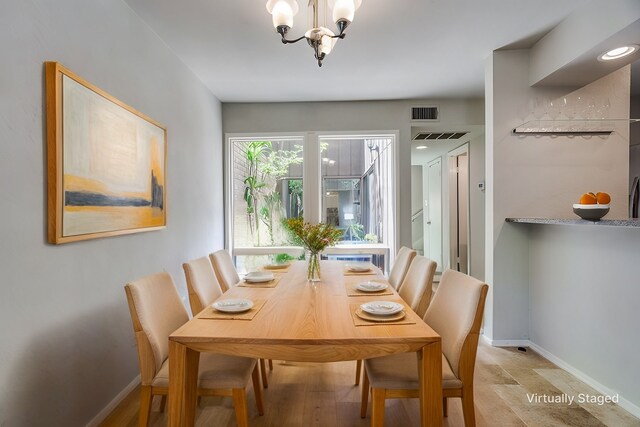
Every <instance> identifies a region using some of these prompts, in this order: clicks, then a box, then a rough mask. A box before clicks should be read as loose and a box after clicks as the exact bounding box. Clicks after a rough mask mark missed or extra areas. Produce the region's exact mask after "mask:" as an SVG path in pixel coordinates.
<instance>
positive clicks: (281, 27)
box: [267, 0, 362, 67]
mask: <svg viewBox="0 0 640 427" xmlns="http://www.w3.org/2000/svg"><path fill="white" fill-rule="evenodd" d="M361 3H362V0H309V6H308V25H309V27H310V28H311V29H309V30H307V32H306V33H304V36H302V37H299V38H297V39H288V38H287V33H288V32H289V30H290V29H291V27H292V26H293V17H294V16H295V15H296V14H297V13H298V2H297V1H296V0H268V1H267V10H268V11H269V13H270V14H271V15H272V17H273V26H274V27H275V28H276V31H277V32H278V34H280V36H281V38H282V43H284V44H290V43H296V42H299V41H300V40H303V39H306V40H307V42H308V43H309V46H311V47H312V48H313V52H314V56H315V58H316V59H317V60H318V66H319V67H322V60H323V59H324V58H325V56H327V55H328V54H329V52H331V49H333V46H334V45H335V43H336V41H337V39H343V38H344V36H345V33H344V31H345V30H346V29H347V27H348V26H349V24H351V22H352V21H353V16H354V14H355V12H356V10H357V9H358V8H359V7H360V4H361ZM329 10H331V15H332V18H333V22H334V23H335V25H336V27H337V29H338V34H336V33H334V32H333V31H331V30H330V29H329V28H327V26H326V25H327V24H326V22H327V14H328V13H329ZM321 16H322V17H323V18H324V19H322V22H320V19H319V17H321Z"/></svg>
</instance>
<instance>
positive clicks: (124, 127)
mask: <svg viewBox="0 0 640 427" xmlns="http://www.w3.org/2000/svg"><path fill="white" fill-rule="evenodd" d="M45 79H46V110H47V165H48V171H47V193H48V202H47V205H48V215H47V220H48V240H49V242H50V243H55V244H60V243H68V242H74V241H78V240H86V239H95V238H99V237H107V236H115V235H120V234H130V233H138V232H141V231H152V230H158V229H161V228H164V227H165V226H166V218H167V215H166V211H167V192H166V173H165V171H166V153H167V131H166V129H165V127H164V126H162V125H161V124H159V123H157V122H156V121H154V120H152V119H150V118H149V117H147V116H145V115H144V114H142V113H140V112H139V111H136V110H134V109H133V108H131V107H129V106H128V105H126V104H124V103H123V102H120V101H119V100H117V99H116V98H114V97H113V96H111V95H109V94H107V93H106V92H104V91H102V90H100V89H98V88H97V87H95V86H93V85H91V84H90V83H88V82H87V81H85V80H83V79H82V78H80V77H78V76H77V75H75V74H74V73H72V72H71V71H69V70H67V69H66V68H64V67H63V66H62V65H60V64H59V63H57V62H46V63H45Z"/></svg>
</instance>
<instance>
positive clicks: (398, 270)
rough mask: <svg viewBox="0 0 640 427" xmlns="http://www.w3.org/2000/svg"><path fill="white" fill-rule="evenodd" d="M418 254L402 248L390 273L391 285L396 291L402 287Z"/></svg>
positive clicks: (404, 247)
mask: <svg viewBox="0 0 640 427" xmlns="http://www.w3.org/2000/svg"><path fill="white" fill-rule="evenodd" d="M417 254H418V253H417V252H416V251H414V250H413V249H409V248H408V247H406V246H403V247H401V248H400V250H399V251H398V254H397V255H396V260H395V261H394V263H393V267H392V268H391V271H390V272H389V284H390V285H391V286H393V288H394V289H396V290H398V288H399V287H400V285H402V281H403V280H404V276H405V275H406V274H407V271H408V270H409V266H410V265H411V261H413V258H415V256H416V255H417Z"/></svg>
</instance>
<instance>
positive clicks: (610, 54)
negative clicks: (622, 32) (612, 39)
mask: <svg viewBox="0 0 640 427" xmlns="http://www.w3.org/2000/svg"><path fill="white" fill-rule="evenodd" d="M637 50H638V45H637V44H630V45H628V46H621V47H617V48H615V49H611V50H609V51H607V52H605V53H603V54H602V55H600V56H598V59H599V60H600V61H611V60H613V59H618V58H623V57H625V56H627V55H631V54H632V53H634V52H636V51H637Z"/></svg>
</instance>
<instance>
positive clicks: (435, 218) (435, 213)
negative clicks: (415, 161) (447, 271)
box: [424, 157, 444, 272]
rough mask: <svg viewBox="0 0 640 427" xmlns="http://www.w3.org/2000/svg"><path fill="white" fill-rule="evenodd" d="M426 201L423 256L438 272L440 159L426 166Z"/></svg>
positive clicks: (440, 255) (440, 234)
mask: <svg viewBox="0 0 640 427" xmlns="http://www.w3.org/2000/svg"><path fill="white" fill-rule="evenodd" d="M426 169H427V170H426V176H427V184H426V188H427V200H426V203H425V209H426V212H427V214H426V215H425V217H424V221H425V224H424V230H425V242H426V243H425V245H424V248H425V255H426V256H427V258H430V259H432V260H433V261H435V262H437V263H438V267H437V269H438V271H440V272H441V271H444V269H443V267H442V162H441V160H440V157H438V158H436V159H435V160H433V161H431V162H429V163H428V164H427V166H426Z"/></svg>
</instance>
